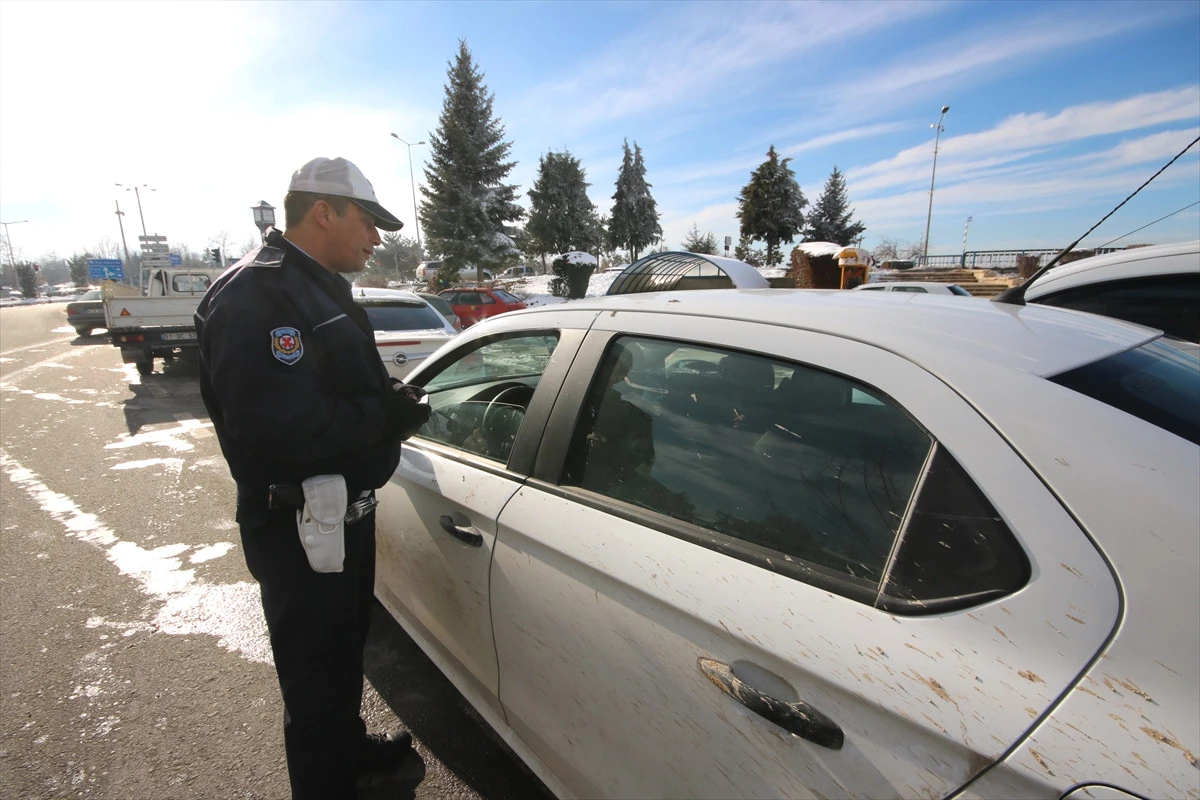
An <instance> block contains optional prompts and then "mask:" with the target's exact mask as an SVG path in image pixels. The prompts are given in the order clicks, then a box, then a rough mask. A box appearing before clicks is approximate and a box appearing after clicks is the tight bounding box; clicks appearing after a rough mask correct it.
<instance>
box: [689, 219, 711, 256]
mask: <svg viewBox="0 0 1200 800" xmlns="http://www.w3.org/2000/svg"><path fill="white" fill-rule="evenodd" d="M682 247H683V249H684V250H687V251H688V252H689V253H704V254H706V255H711V256H715V255H716V254H717V237H716V236H714V235H713V232H712V231H708V232H707V233H705V234H703V235H701V233H700V229H699V228H698V227H696V223H694V222H693V223H692V228H691V230H689V231H688V232H687V236H685V237H684V238H683V245H682Z"/></svg>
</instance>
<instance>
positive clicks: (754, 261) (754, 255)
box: [733, 233, 766, 267]
mask: <svg viewBox="0 0 1200 800" xmlns="http://www.w3.org/2000/svg"><path fill="white" fill-rule="evenodd" d="M733 257H734V258H736V259H737V260H738V261H744V262H746V263H747V264H749V265H750V266H752V267H761V266H762V265H763V264H764V263H765V260H766V256H765V254H764V253H763V251H762V250H760V249H759V248H757V247H755V246H754V240H753V239H751V238H750V236H749V234H745V233H743V234H742V236H741V238H740V239H738V243H737V245H735V246H734V248H733Z"/></svg>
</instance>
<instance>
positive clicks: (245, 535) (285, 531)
mask: <svg viewBox="0 0 1200 800" xmlns="http://www.w3.org/2000/svg"><path fill="white" fill-rule="evenodd" d="M238 516H239V521H242V520H244V521H242V524H241V534H242V548H243V550H244V551H245V554H246V566H247V567H249V569H250V574H251V575H253V576H254V578H255V580H257V581H258V583H259V586H260V588H261V590H262V606H263V613H264V615H265V616H266V620H267V630H268V632H269V633H270V638H271V651H272V653H273V654H274V657H275V671H276V674H277V675H278V676H279V687H280V689H281V690H282V693H283V707H284V716H283V735H284V748H285V750H286V753H287V766H288V777H289V779H290V780H291V785H292V798H293V800H310V798H311V799H312V800H316V798H320V799H321V800H341V798H350V799H352V798H354V797H355V772H356V769H355V764H356V759H357V756H358V753H359V750H360V748H361V747H362V745H363V742H364V740H365V737H366V725H365V724H364V722H363V720H362V717H361V716H360V714H359V712H360V709H361V706H362V695H363V648H364V646H365V645H366V641H367V627H368V625H369V623H370V618H371V608H372V601H373V596H374V588H375V587H374V582H375V514H374V512H372V513H370V514H368V515H367V516H365V517H364V518H362V519H361V520H359V521H358V522H355V523H354V524H352V525H346V526H345V536H346V559H345V562H344V565H343V568H342V572H330V573H318V572H314V571H313V570H312V567H310V566H309V563H308V559H307V557H306V556H305V554H304V548H303V546H302V545H301V544H300V537H299V535H298V534H297V532H296V512H295V510H275V511H271V512H269V514H268V515H267V518H266V522H265V524H264V523H263V522H262V517H263V515H262V514H261V513H255V514H239V515H238Z"/></svg>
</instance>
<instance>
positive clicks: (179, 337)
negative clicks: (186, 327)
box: [162, 333, 196, 342]
mask: <svg viewBox="0 0 1200 800" xmlns="http://www.w3.org/2000/svg"><path fill="white" fill-rule="evenodd" d="M162 338H163V341H167V342H181V341H187V340H188V339H195V338H196V334H194V333H164V334H163V335H162Z"/></svg>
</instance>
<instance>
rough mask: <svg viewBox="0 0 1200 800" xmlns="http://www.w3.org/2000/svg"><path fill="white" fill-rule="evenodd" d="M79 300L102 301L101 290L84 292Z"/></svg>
mask: <svg viewBox="0 0 1200 800" xmlns="http://www.w3.org/2000/svg"><path fill="white" fill-rule="evenodd" d="M79 299H80V300H99V299H100V290H99V289H93V290H91V291H90V292H84V293H83V294H82V295H80V297H79Z"/></svg>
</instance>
